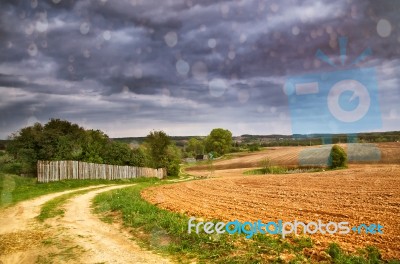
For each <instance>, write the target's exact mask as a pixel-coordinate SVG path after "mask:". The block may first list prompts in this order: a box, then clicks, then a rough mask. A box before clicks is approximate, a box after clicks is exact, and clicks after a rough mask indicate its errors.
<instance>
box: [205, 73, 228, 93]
mask: <svg viewBox="0 0 400 264" xmlns="http://www.w3.org/2000/svg"><path fill="white" fill-rule="evenodd" d="M208 88H209V90H210V94H211V96H213V97H220V96H222V95H223V94H224V93H225V90H226V88H227V85H226V82H225V80H223V79H220V78H214V79H212V80H211V81H210V82H209V83H208Z"/></svg>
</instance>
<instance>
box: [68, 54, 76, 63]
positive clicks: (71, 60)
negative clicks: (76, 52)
mask: <svg viewBox="0 0 400 264" xmlns="http://www.w3.org/2000/svg"><path fill="white" fill-rule="evenodd" d="M68 61H69V62H70V63H73V62H74V61H75V57H74V56H72V55H70V56H69V57H68Z"/></svg>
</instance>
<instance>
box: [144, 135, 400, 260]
mask: <svg viewBox="0 0 400 264" xmlns="http://www.w3.org/2000/svg"><path fill="white" fill-rule="evenodd" d="M379 147H380V149H381V152H382V161H381V162H380V164H351V165H350V167H349V169H345V170H336V171H324V172H314V173H298V174H278V175H258V176H257V175H254V176H249V175H243V172H244V171H245V170H249V169H250V168H254V167H257V166H258V165H257V164H259V163H257V162H259V161H260V160H261V159H262V158H264V157H265V156H269V157H270V158H271V160H275V161H278V162H277V163H278V164H287V165H292V164H295V162H296V155H297V153H299V152H300V151H301V148H300V147H287V148H285V147H283V148H274V149H270V150H267V151H264V152H258V153H253V154H249V155H245V156H243V157H236V158H234V159H230V160H222V161H215V162H214V163H215V164H214V168H215V171H214V172H212V173H211V172H210V171H209V170H207V166H199V167H197V168H194V169H191V170H190V171H189V173H190V174H193V175H197V176H207V175H210V174H211V175H212V176H213V178H210V179H205V180H199V181H191V182H183V183H178V184H173V185H165V186H159V187H154V188H150V189H146V190H144V191H143V193H142V196H143V197H144V198H145V199H147V200H148V201H150V202H152V203H154V204H157V206H159V207H162V208H165V209H168V210H172V211H175V212H180V213H185V214H187V215H189V216H195V217H201V218H204V219H221V220H224V221H226V222H228V221H233V220H235V219H238V220H239V221H242V222H244V221H256V220H258V219H260V220H262V221H263V222H264V223H266V222H269V221H277V220H279V219H282V220H283V221H290V222H293V221H294V220H298V221H302V222H304V223H308V222H311V221H315V222H316V221H317V220H318V219H321V220H322V221H323V222H324V223H328V222H330V221H334V222H342V221H346V222H349V223H350V227H353V226H356V225H359V224H362V223H365V224H372V223H375V224H377V223H380V224H381V225H383V226H384V229H383V232H384V234H382V235H371V234H369V235H365V234H355V233H353V232H351V233H350V234H347V235H321V234H318V233H317V234H314V235H311V238H312V239H313V240H314V241H315V244H316V247H317V249H319V250H321V251H322V250H324V249H326V247H327V245H328V244H329V243H330V242H338V243H339V244H340V245H341V247H343V248H345V249H346V250H349V251H355V250H356V249H357V248H360V247H364V246H367V245H374V246H376V247H378V248H379V249H381V253H382V255H383V257H384V258H386V259H391V258H396V259H400V219H399V216H400V162H399V161H398V159H399V157H400V144H399V143H385V144H380V145H379ZM275 164H276V163H275ZM249 167H250V168H249Z"/></svg>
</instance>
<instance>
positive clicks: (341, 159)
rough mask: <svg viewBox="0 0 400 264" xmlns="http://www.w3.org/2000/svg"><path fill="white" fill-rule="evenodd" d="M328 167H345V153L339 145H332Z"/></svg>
mask: <svg viewBox="0 0 400 264" xmlns="http://www.w3.org/2000/svg"><path fill="white" fill-rule="evenodd" d="M329 167H330V168H331V169H335V168H347V153H346V151H345V150H344V149H343V148H342V147H340V146H339V145H333V147H332V149H331V153H330V155H329Z"/></svg>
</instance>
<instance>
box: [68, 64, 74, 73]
mask: <svg viewBox="0 0 400 264" xmlns="http://www.w3.org/2000/svg"><path fill="white" fill-rule="evenodd" d="M68 71H69V72H70V73H73V72H74V66H72V65H69V66H68Z"/></svg>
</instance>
